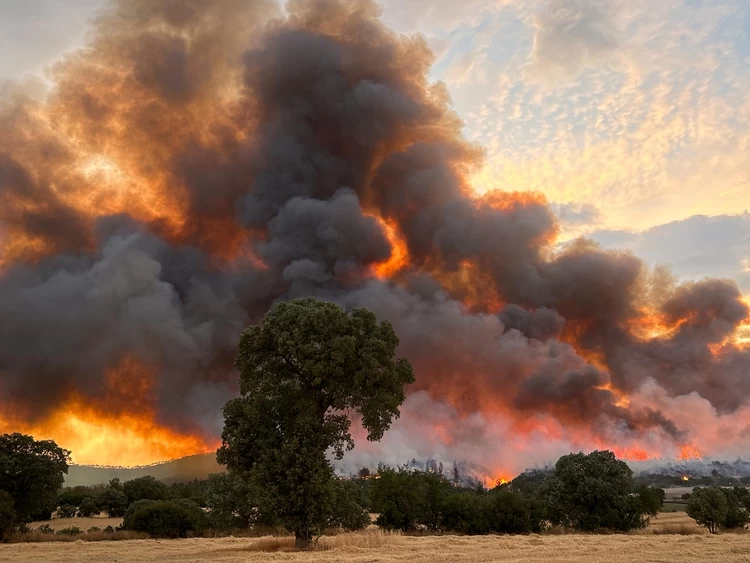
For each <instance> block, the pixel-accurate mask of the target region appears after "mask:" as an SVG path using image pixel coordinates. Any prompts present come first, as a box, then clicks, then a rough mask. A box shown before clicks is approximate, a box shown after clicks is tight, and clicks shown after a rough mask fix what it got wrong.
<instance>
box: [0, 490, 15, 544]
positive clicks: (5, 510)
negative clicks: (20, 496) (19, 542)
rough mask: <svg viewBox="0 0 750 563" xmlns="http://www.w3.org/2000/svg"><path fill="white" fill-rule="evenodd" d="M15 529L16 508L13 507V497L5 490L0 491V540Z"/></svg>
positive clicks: (3, 539) (5, 538)
mask: <svg viewBox="0 0 750 563" xmlns="http://www.w3.org/2000/svg"><path fill="white" fill-rule="evenodd" d="M15 529H16V510H15V508H14V507H13V497H11V496H10V494H8V493H6V492H5V491H0V542H5V541H8V538H10V536H11V535H12V534H13V531H14V530H15Z"/></svg>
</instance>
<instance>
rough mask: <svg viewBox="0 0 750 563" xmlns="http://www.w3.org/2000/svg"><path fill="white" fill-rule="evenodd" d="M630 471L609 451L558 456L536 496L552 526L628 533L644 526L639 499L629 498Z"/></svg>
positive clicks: (645, 518) (642, 511)
mask: <svg viewBox="0 0 750 563" xmlns="http://www.w3.org/2000/svg"><path fill="white" fill-rule="evenodd" d="M632 485H633V471H632V470H631V469H630V468H629V467H628V466H627V464H626V463H625V462H623V461H620V460H618V459H617V458H616V457H615V455H614V454H613V453H612V452H610V451H595V452H591V453H590V454H588V455H586V454H583V453H577V454H569V455H565V456H562V457H561V458H560V459H559V460H557V463H556V464H555V471H554V473H553V474H552V476H551V477H550V478H549V479H547V480H546V481H545V482H544V485H542V488H541V489H540V494H542V495H543V496H544V498H545V501H546V505H547V514H548V517H549V520H550V522H551V523H552V524H561V525H564V526H568V527H571V528H575V529H577V530H583V531H595V530H599V529H609V530H618V531H628V530H631V529H634V528H642V527H644V526H645V525H646V524H647V523H648V518H647V516H646V512H647V511H646V510H645V509H644V507H643V506H641V503H640V499H639V498H638V497H637V496H635V495H631V494H630V492H631V490H632Z"/></svg>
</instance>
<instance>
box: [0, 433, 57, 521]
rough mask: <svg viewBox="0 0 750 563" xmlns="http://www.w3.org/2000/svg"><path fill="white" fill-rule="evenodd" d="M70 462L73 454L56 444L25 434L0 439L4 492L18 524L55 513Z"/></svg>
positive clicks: (0, 488)
mask: <svg viewBox="0 0 750 563" xmlns="http://www.w3.org/2000/svg"><path fill="white" fill-rule="evenodd" d="M69 462H70V452H69V451H68V450H64V449H62V448H60V447H59V446H58V445H57V444H56V443H55V442H53V441H52V440H40V441H37V440H34V438H32V437H31V436H26V435H24V434H3V435H2V436H0V491H5V492H6V493H7V494H8V495H9V497H10V498H11V499H12V504H13V511H14V513H15V518H16V522H17V523H18V524H25V523H27V522H31V521H32V520H34V519H35V518H37V517H41V516H47V515H50V514H51V513H52V512H53V511H54V510H55V508H56V507H57V493H58V491H59V490H60V488H61V487H62V486H63V483H64V481H65V474H66V473H67V472H68V463H69ZM6 518H7V516H6Z"/></svg>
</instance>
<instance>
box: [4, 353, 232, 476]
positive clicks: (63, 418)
mask: <svg viewBox="0 0 750 563" xmlns="http://www.w3.org/2000/svg"><path fill="white" fill-rule="evenodd" d="M151 375H152V374H151V373H150V371H149V370H148V369H146V368H145V367H144V366H142V365H140V364H138V363H137V362H136V361H134V360H132V359H126V360H125V361H124V362H123V363H122V364H121V366H120V367H119V368H118V369H117V370H113V371H112V372H111V373H110V374H109V376H108V382H107V383H108V389H107V395H106V397H104V398H103V399H102V400H101V401H96V403H97V404H92V402H91V400H89V399H86V398H84V397H82V396H80V395H79V394H77V393H73V394H71V395H70V396H69V398H68V399H67V400H66V401H65V402H64V403H63V404H62V405H60V407H59V408H57V409H56V410H55V411H54V412H53V413H52V414H51V415H50V416H49V417H47V418H46V419H45V420H42V421H39V422H32V423H27V422H22V421H21V420H22V419H21V420H15V419H14V417H13V416H12V415H11V413H3V412H0V432H1V433H6V432H21V433H24V434H31V435H33V436H34V437H35V438H37V439H54V440H55V441H57V442H58V443H59V444H60V446H62V447H64V448H66V449H69V450H71V451H72V459H73V461H74V463H77V464H106V465H117V466H136V465H150V464H153V463H157V462H160V461H164V460H166V459H174V458H179V457H185V456H189V455H194V454H201V453H206V452H208V451H210V450H212V449H215V448H216V447H217V446H218V444H216V443H209V442H207V441H206V440H204V439H202V438H201V437H200V436H199V435H197V434H196V433H182V432H178V431H176V430H172V429H170V428H167V427H164V426H162V425H160V424H159V423H158V422H157V421H156V420H155V415H154V410H153V408H151V407H150V406H149V397H148V393H149V392H150V389H151ZM131 394H132V398H130V397H127V395H131ZM123 400H124V401H125V404H123ZM137 403H140V406H139V405H137Z"/></svg>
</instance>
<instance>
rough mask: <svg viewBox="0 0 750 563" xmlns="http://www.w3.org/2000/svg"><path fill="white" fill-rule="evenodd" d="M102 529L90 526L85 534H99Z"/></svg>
mask: <svg viewBox="0 0 750 563" xmlns="http://www.w3.org/2000/svg"><path fill="white" fill-rule="evenodd" d="M101 531H102V529H101V528H100V527H99V526H91V527H90V528H89V529H88V530H86V533H87V534H91V533H93V532H101Z"/></svg>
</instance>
